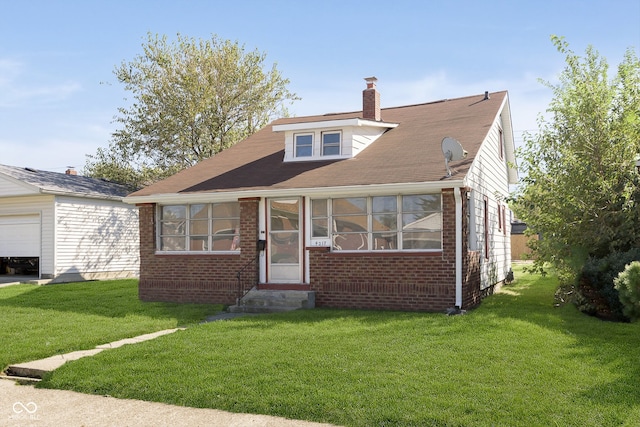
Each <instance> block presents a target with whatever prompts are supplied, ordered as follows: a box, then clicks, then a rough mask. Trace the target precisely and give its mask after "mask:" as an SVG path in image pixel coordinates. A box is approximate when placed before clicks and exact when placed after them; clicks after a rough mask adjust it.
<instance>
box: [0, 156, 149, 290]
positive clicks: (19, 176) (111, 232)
mask: <svg viewBox="0 0 640 427" xmlns="http://www.w3.org/2000/svg"><path fill="white" fill-rule="evenodd" d="M126 195H127V190H126V189H125V188H124V187H122V186H120V185H117V184H114V183H111V182H106V181H103V180H100V179H95V178H88V177H83V176H79V175H77V174H76V173H75V171H73V170H72V169H69V170H67V173H65V174H62V173H56V172H47V171H42V170H35V169H31V168H19V167H13V166H5V165H0V274H21V275H33V276H36V277H38V278H41V279H51V281H52V282H65V281H77V280H92V279H107V278H123V277H137V276H138V274H139V265H140V263H139V259H140V257H139V232H138V212H137V209H135V208H134V207H132V206H131V205H128V204H126V203H123V202H122V199H123V198H124V196H126Z"/></svg>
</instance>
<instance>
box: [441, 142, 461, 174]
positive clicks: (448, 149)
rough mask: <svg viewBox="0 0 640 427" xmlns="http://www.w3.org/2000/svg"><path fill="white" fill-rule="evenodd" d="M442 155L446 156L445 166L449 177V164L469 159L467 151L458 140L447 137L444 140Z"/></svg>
mask: <svg viewBox="0 0 640 427" xmlns="http://www.w3.org/2000/svg"><path fill="white" fill-rule="evenodd" d="M442 154H443V155H444V166H445V167H446V168H447V176H451V168H449V162H455V161H458V160H462V159H465V158H466V157H467V151H466V150H465V149H463V148H462V145H460V143H459V142H458V140H457V139H455V138H451V137H450V136H445V137H444V138H443V139H442Z"/></svg>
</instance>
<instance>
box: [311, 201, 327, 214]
mask: <svg viewBox="0 0 640 427" xmlns="http://www.w3.org/2000/svg"><path fill="white" fill-rule="evenodd" d="M311 215H312V216H313V217H325V216H327V199H317V200H312V201H311Z"/></svg>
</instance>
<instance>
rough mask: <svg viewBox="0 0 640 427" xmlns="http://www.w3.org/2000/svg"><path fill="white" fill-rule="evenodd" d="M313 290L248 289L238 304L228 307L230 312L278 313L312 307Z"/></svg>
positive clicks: (314, 301)
mask: <svg viewBox="0 0 640 427" xmlns="http://www.w3.org/2000/svg"><path fill="white" fill-rule="evenodd" d="M315 305H316V294H315V292H313V291H280V290H258V289H252V290H250V291H249V292H248V293H247V294H246V295H245V296H244V297H242V299H241V300H240V302H239V304H237V305H233V306H231V307H229V312H231V313H278V312H283V311H291V310H300V309H309V308H314V307H315Z"/></svg>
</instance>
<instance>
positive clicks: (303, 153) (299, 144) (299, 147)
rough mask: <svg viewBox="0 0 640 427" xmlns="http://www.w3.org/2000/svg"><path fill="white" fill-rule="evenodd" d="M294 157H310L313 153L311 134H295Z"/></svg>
mask: <svg viewBox="0 0 640 427" xmlns="http://www.w3.org/2000/svg"><path fill="white" fill-rule="evenodd" d="M295 140H296V157H311V156H312V155H313V134H312V133H304V134H302V133H300V134H296V135H295Z"/></svg>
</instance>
